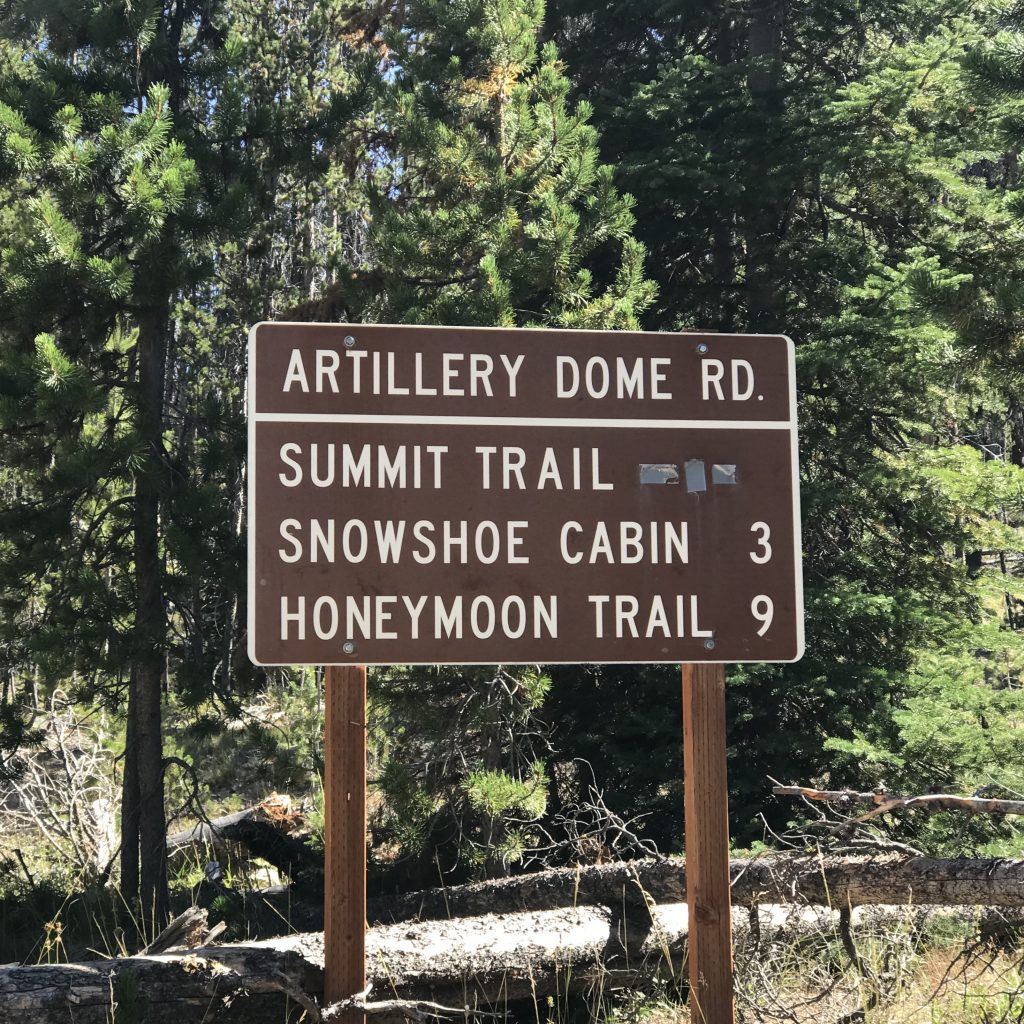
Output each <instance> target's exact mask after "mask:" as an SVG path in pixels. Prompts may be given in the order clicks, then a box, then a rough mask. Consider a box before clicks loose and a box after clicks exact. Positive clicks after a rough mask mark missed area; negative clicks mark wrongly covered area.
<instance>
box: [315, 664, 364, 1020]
mask: <svg viewBox="0 0 1024 1024" xmlns="http://www.w3.org/2000/svg"><path fill="white" fill-rule="evenodd" d="M326 675H327V678H326V679H325V680H324V703H325V715H324V718H325V721H324V999H325V1000H326V1002H327V1004H328V1005H330V1004H331V1003H336V1002H339V1001H340V1000H342V999H347V998H349V997H350V996H353V995H355V994H356V993H358V992H362V991H363V989H365V988H366V666H365V665H333V666H328V668H327V670H326ZM364 1019H365V1018H364V1016H363V1015H362V1014H360V1013H352V1014H349V1015H347V1019H346V1024H362V1022H363V1020H364Z"/></svg>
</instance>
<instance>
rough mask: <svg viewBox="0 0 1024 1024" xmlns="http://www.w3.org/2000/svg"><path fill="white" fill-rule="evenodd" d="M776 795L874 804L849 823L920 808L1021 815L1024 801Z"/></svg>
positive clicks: (845, 793)
mask: <svg viewBox="0 0 1024 1024" xmlns="http://www.w3.org/2000/svg"><path fill="white" fill-rule="evenodd" d="M772 792H773V793H774V794H775V795H776V796H796V797H803V798H804V799H805V800H814V801H817V802H818V803H833V804H846V805H849V804H873V805H874V809H873V810H871V811H868V812H867V814H862V815H860V816H859V817H857V818H853V819H851V822H864V821H870V820H871V819H872V818H877V817H878V816H879V815H881V814H891V813H893V812H896V811H910V810H915V809H922V810H926V811H930V812H936V811H967V812H968V813H969V814H993V815H1005V814H1024V800H997V799H990V798H988V797H980V796H956V795H955V794H953V793H924V794H922V795H921V796H898V795H897V794H895V793H887V792H886V791H885V790H884V789H882V790H875V791H872V792H869V793H860V792H857V790H854V789H813V788H811V787H810V786H773V787H772Z"/></svg>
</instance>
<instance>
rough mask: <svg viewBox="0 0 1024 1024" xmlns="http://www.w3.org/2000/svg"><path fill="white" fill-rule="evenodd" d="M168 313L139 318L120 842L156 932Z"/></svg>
mask: <svg viewBox="0 0 1024 1024" xmlns="http://www.w3.org/2000/svg"><path fill="white" fill-rule="evenodd" d="M168 320H169V317H168V311H167V305H166V303H164V305H163V307H162V308H160V307H158V308H156V309H152V310H148V311H146V312H145V313H143V314H142V315H140V317H139V338H138V346H137V359H138V394H137V399H136V401H137V414H136V415H137V427H138V431H139V434H140V437H141V439H142V442H143V444H144V446H145V459H144V460H143V462H142V465H141V467H140V468H139V470H138V472H137V473H136V475H135V512H134V527H135V550H134V555H135V586H136V601H135V631H134V640H135V649H134V664H133V666H132V675H131V689H130V692H129V698H128V720H129V735H130V736H131V738H132V750H131V756H130V757H126V761H125V767H126V774H125V783H124V800H125V802H127V803H128V804H129V807H130V809H131V806H132V801H133V800H136V799H137V816H138V845H137V847H136V846H135V844H134V842H131V841H130V837H129V836H128V835H127V834H126V836H125V841H124V845H123V848H122V865H123V870H122V875H123V878H125V879H127V881H128V882H132V881H134V878H135V876H136V864H137V877H138V888H137V889H136V888H135V887H134V886H133V887H132V888H131V889H127V888H125V895H126V896H128V898H129V899H130V900H132V901H133V902H135V901H137V904H138V908H139V913H140V921H141V923H142V925H143V928H144V930H145V931H146V933H147V934H150V935H152V934H155V933H156V932H158V931H159V930H160V929H161V928H162V927H163V926H164V925H165V924H166V922H167V910H168V906H169V899H168V892H167V856H166V847H165V841H166V835H167V823H166V818H165V814H164V765H163V735H162V724H161V697H162V694H161V683H162V680H163V672H164V643H165V631H166V622H165V618H164V604H163V585H162V583H163V581H162V576H163V567H162V564H161V558H160V490H161V476H162V473H163V461H164V460H163V399H164V370H165V364H166V356H167V331H168V327H169V324H168ZM129 764H133V765H134V769H135V771H134V775H135V779H134V780H131V779H129V777H128V772H127V769H128V766H129ZM133 787H134V789H133ZM124 868H127V870H124Z"/></svg>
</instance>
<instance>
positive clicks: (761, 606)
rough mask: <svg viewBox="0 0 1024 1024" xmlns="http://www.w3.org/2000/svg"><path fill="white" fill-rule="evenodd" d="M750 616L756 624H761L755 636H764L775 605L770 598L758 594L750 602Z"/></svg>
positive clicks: (770, 622)
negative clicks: (755, 620)
mask: <svg viewBox="0 0 1024 1024" xmlns="http://www.w3.org/2000/svg"><path fill="white" fill-rule="evenodd" d="M750 614H751V615H753V616H754V618H755V619H757V621H758V622H760V623H762V626H761V628H760V629H759V630H758V631H757V635H758V636H764V635H765V633H767V632H768V627H769V626H770V625H771V624H772V617H773V616H774V615H775V604H774V603H773V601H772V599H771V598H770V597H767V596H766V595H764V594H758V595H757V597H755V598H754V600H753V601H751V602H750Z"/></svg>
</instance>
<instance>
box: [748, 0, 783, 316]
mask: <svg viewBox="0 0 1024 1024" xmlns="http://www.w3.org/2000/svg"><path fill="white" fill-rule="evenodd" d="M749 17H750V21H749V22H748V25H747V56H748V59H749V60H750V61H751V68H750V72H749V74H748V76H747V84H748V87H749V89H750V97H751V102H752V106H753V109H754V110H755V111H756V112H757V113H758V115H759V116H760V118H761V123H762V125H763V126H764V132H765V135H764V136H763V137H762V139H761V140H760V145H759V146H758V151H757V153H756V154H755V155H754V158H753V159H754V162H755V166H754V167H752V168H751V170H752V171H753V172H754V173H753V175H752V178H751V180H750V181H749V182H748V184H749V185H750V186H751V187H752V189H753V190H754V194H753V195H752V196H751V197H750V200H749V202H748V207H747V214H748V217H749V221H748V225H747V233H746V236H747V237H746V243H747V246H746V248H747V256H746V266H745V270H746V279H745V285H746V287H745V292H746V300H747V301H746V306H747V322H748V325H749V328H750V329H751V330H755V331H756V330H761V331H774V330H778V329H779V324H778V319H779V313H778V311H779V296H778V294H777V289H778V284H779V281H778V274H777V272H776V267H775V262H776V250H777V249H778V246H779V242H780V238H779V230H778V229H779V222H780V220H781V217H780V212H781V210H782V197H781V196H780V195H779V194H778V186H777V184H776V180H775V179H776V178H777V176H778V175H777V169H776V168H775V167H773V166H772V165H771V158H772V154H774V153H776V152H777V150H778V147H779V145H780V144H781V140H780V139H778V138H775V137H773V135H774V133H775V132H776V131H777V128H778V125H779V123H780V115H781V114H782V100H781V95H780V92H779V82H778V72H779V69H778V63H779V62H778V57H779V41H780V36H781V19H782V12H781V7H780V4H779V0H755V2H754V4H753V5H752V7H751V9H750V14H749ZM757 164H759V165H760V167H757V166H756V165H757Z"/></svg>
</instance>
